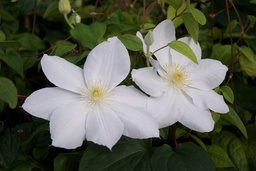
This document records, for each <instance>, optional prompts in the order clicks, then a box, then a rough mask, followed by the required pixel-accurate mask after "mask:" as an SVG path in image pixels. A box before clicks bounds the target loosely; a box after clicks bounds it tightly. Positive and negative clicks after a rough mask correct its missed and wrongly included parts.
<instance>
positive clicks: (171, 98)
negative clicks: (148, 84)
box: [147, 91, 184, 128]
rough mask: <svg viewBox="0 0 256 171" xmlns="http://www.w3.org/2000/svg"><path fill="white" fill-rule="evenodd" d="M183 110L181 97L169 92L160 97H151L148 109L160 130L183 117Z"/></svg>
mask: <svg viewBox="0 0 256 171" xmlns="http://www.w3.org/2000/svg"><path fill="white" fill-rule="evenodd" d="M183 108H184V106H183V104H181V103H180V102H179V95H178V94H176V93H173V92H169V91H167V92H165V93H163V94H162V95H161V96H160V97H150V98H149V99H148V103H147V109H148V111H149V112H150V113H151V114H152V115H153V117H154V118H156V120H157V122H158V126H159V128H164V127H167V126H170V125H172V124H174V123H176V122H177V121H178V120H179V119H180V118H181V116H182V113H183Z"/></svg>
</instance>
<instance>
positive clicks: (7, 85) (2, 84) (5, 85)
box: [0, 77, 18, 109]
mask: <svg viewBox="0 0 256 171" xmlns="http://www.w3.org/2000/svg"><path fill="white" fill-rule="evenodd" d="M0 99H1V100H3V101H4V102H6V103H8V104H9V106H10V108H12V109H14V108H15V107H16V106H17V101H18V94H17V89H16V87H15V85H14V84H13V82H12V81H11V80H9V79H7V78H5V77H0Z"/></svg>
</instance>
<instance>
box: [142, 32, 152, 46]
mask: <svg viewBox="0 0 256 171" xmlns="http://www.w3.org/2000/svg"><path fill="white" fill-rule="evenodd" d="M144 42H145V44H146V46H148V47H149V46H151V45H152V44H153V42H154V37H153V32H152V31H151V30H149V31H148V33H147V34H146V36H145V37H144Z"/></svg>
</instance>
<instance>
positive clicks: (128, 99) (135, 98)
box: [112, 85, 148, 108]
mask: <svg viewBox="0 0 256 171" xmlns="http://www.w3.org/2000/svg"><path fill="white" fill-rule="evenodd" d="M112 93H113V94H114V100H115V101H118V102H120V103H123V104H125V105H128V106H131V107H144V108H146V101H147V98H148V97H147V96H146V95H145V94H143V93H142V92H141V91H139V90H138V89H136V88H135V87H134V86H124V85H123V86H118V87H116V88H115V89H113V91H112Z"/></svg>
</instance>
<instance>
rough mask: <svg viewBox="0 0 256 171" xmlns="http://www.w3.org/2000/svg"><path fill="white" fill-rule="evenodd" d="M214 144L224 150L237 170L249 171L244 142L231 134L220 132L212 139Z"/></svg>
mask: <svg viewBox="0 0 256 171" xmlns="http://www.w3.org/2000/svg"><path fill="white" fill-rule="evenodd" d="M212 143H213V144H216V145H219V146H220V147H221V148H223V149H224V150H225V151H226V152H227V154H228V156H229V158H230V159H231V161H232V162H233V164H234V165H235V167H236V169H237V170H243V171H249V167H248V163H247V159H246V156H245V152H244V149H243V145H242V142H241V141H240V139H239V138H237V137H236V136H235V135H234V134H232V133H230V132H224V131H222V132H220V133H219V134H216V135H215V136H214V137H213V138H212Z"/></svg>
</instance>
